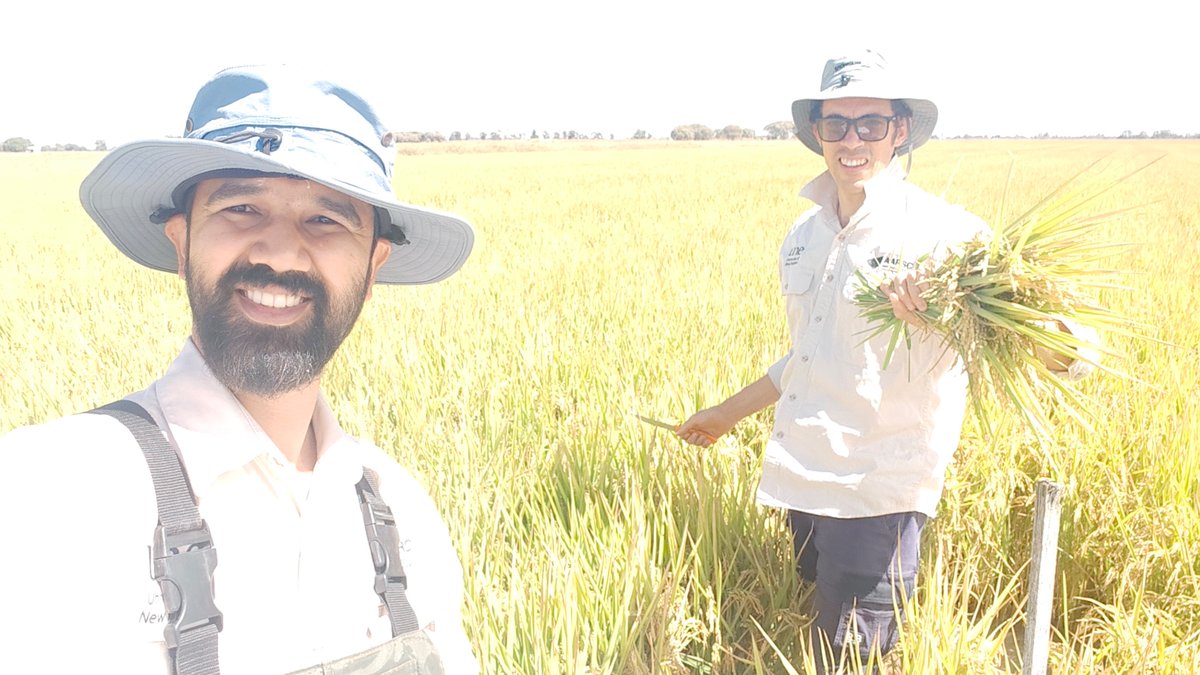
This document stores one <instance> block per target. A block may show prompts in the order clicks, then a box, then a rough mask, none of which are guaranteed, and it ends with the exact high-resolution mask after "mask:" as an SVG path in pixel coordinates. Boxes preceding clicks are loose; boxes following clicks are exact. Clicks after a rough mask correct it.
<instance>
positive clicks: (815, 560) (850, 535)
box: [788, 511, 926, 672]
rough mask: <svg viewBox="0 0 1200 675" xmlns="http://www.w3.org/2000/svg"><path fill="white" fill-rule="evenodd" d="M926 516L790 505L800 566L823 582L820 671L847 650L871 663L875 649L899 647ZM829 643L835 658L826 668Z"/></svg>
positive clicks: (817, 604) (817, 638) (818, 605)
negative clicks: (813, 510) (816, 511)
mask: <svg viewBox="0 0 1200 675" xmlns="http://www.w3.org/2000/svg"><path fill="white" fill-rule="evenodd" d="M925 520H926V516H925V515H924V514H922V513H893V514H888V515H884V516H874V517H870V518H831V517H828V516H816V515H812V514H810V513H802V512H800V511H788V526H789V527H790V528H791V530H792V545H793V547H794V548H795V551H796V569H797V571H798V572H799V573H800V576H801V577H803V578H804V579H806V580H808V581H812V582H814V583H815V585H816V588H815V590H814V596H813V597H814V606H813V611H814V613H815V620H814V622H813V624H812V629H811V631H812V633H811V636H812V639H813V652H814V654H815V655H816V661H817V668H818V670H819V671H820V672H826V670H829V671H832V670H833V665H834V664H836V663H837V660H838V658H839V657H840V655H841V653H842V650H843V649H857V650H858V652H859V656H860V658H861V659H862V662H863V663H866V661H867V658H868V656H869V655H870V653H871V652H872V651H874V650H878V652H879V653H880V654H886V653H887V652H888V651H890V650H891V648H892V647H894V646H895V644H896V639H897V637H898V633H899V631H898V628H899V622H898V621H897V616H899V614H900V612H901V611H902V609H901V607H900V602H901V598H904V597H911V595H912V592H913V589H914V588H915V586H916V580H917V556H918V554H919V549H920V542H921V528H922V527H924V526H925ZM852 625H853V628H854V630H853V631H851V630H850V629H851V626H852ZM827 649H832V652H833V659H834V660H833V663H830V664H828V665H827V666H826V667H825V668H822V651H823V650H827Z"/></svg>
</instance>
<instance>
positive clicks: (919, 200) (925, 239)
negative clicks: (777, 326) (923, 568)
mask: <svg viewBox="0 0 1200 675" xmlns="http://www.w3.org/2000/svg"><path fill="white" fill-rule="evenodd" d="M865 190H866V200H865V202H864V203H863V205H862V206H861V207H860V208H859V209H858V211H857V212H856V213H855V214H854V215H853V216H852V217H851V219H850V221H849V222H848V223H847V225H846V227H844V228H843V227H841V223H840V221H839V220H838V215H837V189H836V186H835V184H834V182H833V179H832V177H831V176H830V175H829V173H828V172H826V173H824V174H822V175H820V176H818V177H817V178H816V179H814V180H813V181H812V182H810V183H809V184H808V185H807V186H805V188H804V189H803V191H802V192H801V195H802V196H804V197H807V198H809V199H811V200H812V201H813V202H815V203H816V206H815V207H814V208H813V209H811V210H809V211H808V212H806V213H805V214H804V215H802V216H801V217H800V218H799V219H798V220H797V221H796V223H795V224H794V225H793V227H792V229H791V231H790V232H789V233H788V235H787V238H786V239H785V240H784V243H783V246H782V248H781V251H780V256H779V275H780V282H781V285H782V289H783V295H784V298H785V302H786V305H787V321H788V329H789V333H790V336H791V343H792V348H791V351H790V352H789V353H788V355H787V356H785V357H784V358H783V359H781V360H780V361H779V362H777V363H776V364H775V365H773V366H772V367H771V368H770V369H769V371H768V375H769V376H770V378H771V380H772V382H773V383H774V384H775V387H776V388H777V389H778V390H779V391H780V393H781V395H780V399H779V403H778V404H777V406H776V412H775V425H774V428H773V429H772V431H771V436H770V439H769V440H768V442H767V447H766V451H765V456H764V462H763V473H762V478H761V481H760V483H759V488H758V501H759V502H760V503H762V504H766V505H769V506H776V507H782V508H788V509H795V510H799V511H806V512H809V513H814V514H819V515H826V516H833V517H841V518H856V517H865V516H876V515H883V514H888V513H899V512H906V511H920V512H922V513H925V514H928V515H933V514H934V512H935V510H936V507H937V503H938V500H939V499H940V497H941V493H942V486H943V481H944V474H945V469H946V466H947V465H948V464H949V462H950V459H951V457H952V456H953V454H954V450H955V448H956V447H957V445H958V440H959V433H960V431H961V427H962V423H963V416H964V412H965V408H966V400H967V380H966V375H965V373H964V372H963V370H962V368H961V365H960V364H959V363H957V355H956V354H955V353H953V352H952V351H948V350H947V349H946V346H945V343H944V342H942V341H941V340H940V339H937V338H935V337H933V336H931V335H928V334H924V335H922V334H919V333H914V334H913V339H912V349H911V350H909V349H908V348H906V347H905V345H904V344H903V342H901V344H900V345H899V346H898V347H897V348H896V351H895V354H894V355H893V358H892V362H891V364H890V365H889V366H888V367H887V368H886V369H885V368H883V367H882V362H883V359H884V355H885V353H886V350H887V345H888V336H887V335H880V336H876V337H874V338H871V339H869V340H868V339H866V337H867V335H868V334H869V333H870V331H871V329H872V326H871V325H870V324H868V323H867V321H866V320H864V319H863V318H862V317H861V316H860V314H859V312H860V307H859V306H858V305H857V304H855V302H854V294H855V292H856V290H857V289H858V281H857V275H856V274H855V272H856V271H861V272H863V273H864V274H866V275H867V276H868V277H870V278H872V279H878V278H879V277H881V276H882V275H885V274H888V273H890V274H891V275H892V276H894V275H895V273H896V272H897V271H898V270H899V269H900V268H901V267H908V266H912V265H915V264H916V262H917V260H918V259H919V258H920V257H921V256H923V255H927V254H928V255H932V256H934V257H935V258H936V257H937V256H938V255H942V254H944V253H945V252H946V250H947V247H948V246H950V245H953V244H956V243H959V242H963V241H966V240H969V239H970V238H972V237H974V236H975V235H976V234H979V233H980V232H984V231H986V230H987V226H986V224H984V222H983V221H982V220H980V219H979V218H978V217H976V216H974V215H972V214H970V213H968V212H967V211H965V210H963V209H962V208H960V207H956V206H950V205H948V204H946V203H945V202H943V201H942V200H940V199H938V198H936V197H933V196H931V195H929V194H927V193H925V192H923V191H922V190H920V189H919V188H917V187H915V186H913V185H911V184H909V183H907V182H905V181H904V171H903V169H902V167H901V166H900V163H899V161H896V160H894V161H893V162H892V163H891V164H890V165H889V166H888V167H887V169H886V170H885V171H883V172H882V173H881V174H880V175H878V176H876V177H875V178H873V179H871V180H870V181H868V182H867V183H866V185H865ZM876 283H878V282H876Z"/></svg>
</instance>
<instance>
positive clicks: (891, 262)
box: [867, 254, 917, 273]
mask: <svg viewBox="0 0 1200 675" xmlns="http://www.w3.org/2000/svg"><path fill="white" fill-rule="evenodd" d="M867 265H868V266H869V267H870V268H871V269H873V270H879V269H882V270H883V271H884V272H891V273H895V272H899V271H900V268H901V267H903V268H904V269H906V270H915V269H917V264H916V263H915V262H912V261H909V260H903V259H901V258H900V256H897V255H886V254H885V255H877V256H875V257H874V258H869V259H868V260H867Z"/></svg>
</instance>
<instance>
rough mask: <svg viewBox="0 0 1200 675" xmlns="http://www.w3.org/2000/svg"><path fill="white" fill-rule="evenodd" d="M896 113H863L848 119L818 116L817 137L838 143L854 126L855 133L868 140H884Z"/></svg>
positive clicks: (835, 116)
mask: <svg viewBox="0 0 1200 675" xmlns="http://www.w3.org/2000/svg"><path fill="white" fill-rule="evenodd" d="M896 117H897V116H896V115H891V116H889V117H884V116H883V115H863V116H862V117H856V118H854V119H847V118H845V117H839V116H837V115H834V116H833V117H818V118H817V119H816V120H814V122H816V125H817V137H818V138H820V139H821V140H822V141H824V142H826V143H837V142H838V141H840V140H842V139H843V138H845V137H846V134H848V133H850V127H851V126H853V127H854V133H856V134H858V137H859V138H860V139H861V140H863V141H867V142H871V141H882V140H883V139H885V138H887V135H888V130H889V129H890V128H891V126H892V120H894V119H896Z"/></svg>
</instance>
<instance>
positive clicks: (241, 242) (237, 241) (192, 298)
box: [166, 176, 391, 396]
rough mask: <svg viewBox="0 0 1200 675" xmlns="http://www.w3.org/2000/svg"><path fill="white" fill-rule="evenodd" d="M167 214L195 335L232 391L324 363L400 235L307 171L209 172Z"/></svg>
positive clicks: (291, 379) (299, 375)
mask: <svg viewBox="0 0 1200 675" xmlns="http://www.w3.org/2000/svg"><path fill="white" fill-rule="evenodd" d="M191 207H192V208H191V213H190V216H188V217H186V218H185V216H184V215H176V216H174V217H172V218H171V219H170V220H168V221H167V225H166V233H167V236H168V237H169V238H170V239H171V241H172V242H173V243H174V244H175V250H176V253H177V255H178V258H179V269H180V275H181V276H183V277H184V279H185V280H186V281H187V290H188V300H189V302H190V303H191V306H192V319H193V336H194V339H195V341H196V343H197V346H199V348H200V351H201V353H202V354H204V359H205V362H206V363H208V365H209V368H211V369H212V371H213V373H214V374H215V375H216V376H217V378H218V379H219V380H220V381H221V382H222V383H223V384H225V386H227V387H229V388H230V389H231V390H233V391H234V392H239V393H250V394H256V395H259V396H278V395H279V394H282V393H285V392H288V391H293V390H295V389H299V388H300V387H303V386H304V385H307V384H309V383H310V382H312V381H313V380H315V379H316V378H317V377H318V376H320V374H321V370H322V369H323V368H324V367H325V364H326V363H328V361H329V359H330V358H332V356H333V354H334V352H335V351H337V348H338V346H339V345H341V343H342V341H343V340H344V339H345V338H346V336H347V335H349V333H350V330H351V328H353V327H354V322H355V320H357V318H358V314H359V312H360V311H361V310H362V306H363V302H364V301H365V300H366V299H367V298H368V297H370V292H371V285H372V284H373V283H374V280H375V273H376V272H377V271H378V270H379V267H380V266H381V265H383V263H384V261H386V260H387V257H388V254H389V253H390V252H391V247H390V246H389V245H387V243H386V242H383V245H379V246H376V245H375V236H374V235H375V229H374V228H375V224H374V222H375V221H374V211H373V209H372V208H371V207H370V206H368V205H367V204H365V203H363V202H361V201H359V200H356V199H353V198H351V197H348V196H346V195H344V194H342V193H340V192H337V191H336V190H332V189H330V188H327V187H325V186H323V185H320V184H318V183H314V182H311V181H308V180H304V179H299V178H286V177H265V176H264V177H251V178H210V179H207V180H203V181H200V182H199V183H197V184H196V187H195V190H194V197H193V199H192V202H191Z"/></svg>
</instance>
